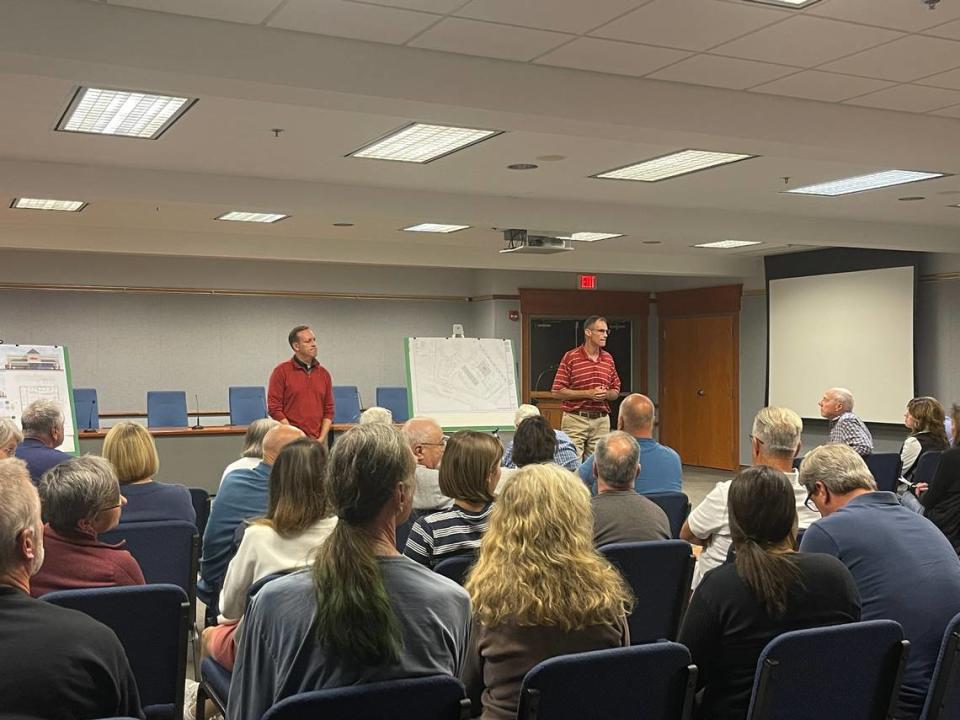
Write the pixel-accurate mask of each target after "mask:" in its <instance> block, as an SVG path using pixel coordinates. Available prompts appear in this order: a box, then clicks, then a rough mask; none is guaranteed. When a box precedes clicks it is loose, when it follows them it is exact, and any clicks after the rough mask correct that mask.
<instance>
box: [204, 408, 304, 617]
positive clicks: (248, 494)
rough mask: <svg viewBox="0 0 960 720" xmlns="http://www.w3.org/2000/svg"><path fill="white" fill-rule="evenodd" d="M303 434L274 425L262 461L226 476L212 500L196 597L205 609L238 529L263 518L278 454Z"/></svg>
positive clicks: (213, 601) (214, 594) (219, 581)
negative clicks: (247, 521)
mask: <svg viewBox="0 0 960 720" xmlns="http://www.w3.org/2000/svg"><path fill="white" fill-rule="evenodd" d="M302 437H304V433H303V431H302V430H300V429H299V428H296V427H294V426H293V425H275V426H274V427H272V428H270V430H268V431H267V434H266V435H264V437H263V460H262V461H261V462H260V464H259V465H257V466H256V467H254V468H237V469H236V470H234V471H232V472H230V473H229V474H227V476H226V477H225V478H224V479H223V482H222V483H221V484H220V490H219V491H218V492H217V496H216V498H215V499H214V501H213V507H212V508H211V510H210V519H209V520H208V521H207V529H206V531H204V533H203V557H202V558H200V580H199V582H197V597H198V598H200V599H201V600H203V602H204V603H206V605H207V606H208V607H212V606H214V605H215V604H216V602H217V593H218V592H219V589H220V585H221V584H222V583H223V578H224V575H226V574H227V565H228V564H229V562H230V558H231V557H232V555H233V550H234V548H233V538H234V535H235V534H236V532H237V528H238V527H240V525H241V524H242V523H243V521H244V520H247V519H248V518H252V517H257V516H260V515H264V514H265V513H266V512H267V501H268V499H269V487H270V470H271V469H272V468H273V463H274V461H275V460H276V459H277V455H279V454H280V451H281V450H283V448H285V447H286V446H287V445H289V444H290V443H292V442H293V441H294V440H298V439H299V438H302Z"/></svg>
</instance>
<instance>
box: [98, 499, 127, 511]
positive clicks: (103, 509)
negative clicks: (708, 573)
mask: <svg viewBox="0 0 960 720" xmlns="http://www.w3.org/2000/svg"><path fill="white" fill-rule="evenodd" d="M121 505H123V500H121V501H120V502H118V503H117V504H116V505H108V506H107V507H102V508H100V509H99V510H98V511H97V513H104V512H107V510H116V509H117V508H118V507H120V506H121Z"/></svg>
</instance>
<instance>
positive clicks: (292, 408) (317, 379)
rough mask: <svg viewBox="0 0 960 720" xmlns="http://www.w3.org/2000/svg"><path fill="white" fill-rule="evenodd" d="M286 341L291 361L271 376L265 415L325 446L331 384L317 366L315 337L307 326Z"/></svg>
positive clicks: (282, 364) (332, 408)
mask: <svg viewBox="0 0 960 720" xmlns="http://www.w3.org/2000/svg"><path fill="white" fill-rule="evenodd" d="M287 340H288V342H289V343H290V347H291V348H292V349H293V357H292V358H290V359H289V360H285V361H284V362H282V363H280V364H279V365H277V366H276V367H275V368H274V369H273V372H272V373H271V374H270V384H269V386H268V388H267V411H268V412H269V413H270V417H272V418H273V419H274V420H278V421H280V422H281V423H283V424H284V425H293V426H294V427H298V428H300V429H301V430H303V432H304V434H306V435H307V436H308V437H312V438H316V439H317V440H319V441H320V442H325V441H326V439H327V433H328V432H330V426H331V425H333V411H334V404H333V383H332V381H331V380H330V373H329V372H327V369H326V368H325V367H323V366H322V365H321V364H320V363H318V362H317V336H316V335H314V334H313V330H311V329H310V328H309V327H308V326H307V325H298V326H297V327H295V328H294V329H293V330H291V331H290V335H289V336H288V338H287Z"/></svg>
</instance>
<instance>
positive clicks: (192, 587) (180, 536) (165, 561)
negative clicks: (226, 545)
mask: <svg viewBox="0 0 960 720" xmlns="http://www.w3.org/2000/svg"><path fill="white" fill-rule="evenodd" d="M99 539H100V540H102V541H103V542H105V543H118V542H120V541H121V540H125V541H126V549H127V550H129V551H130V554H131V555H133V557H134V558H136V561H137V562H138V563H139V564H140V569H141V570H142V571H143V578H144V580H146V581H147V583H148V584H155V583H168V584H170V585H176V586H177V587H179V588H180V589H182V590H183V591H184V593H186V595H187V597H188V598H189V600H190V604H191V606H192V605H193V602H194V598H195V597H196V593H197V565H198V563H199V557H200V556H199V548H200V536H199V535H198V534H197V528H196V526H195V525H194V524H193V523H191V522H187V521H186V520H162V521H157V522H134V523H121V524H120V525H117V527H115V528H114V529H113V530H109V531H107V532H105V533H100V535H99Z"/></svg>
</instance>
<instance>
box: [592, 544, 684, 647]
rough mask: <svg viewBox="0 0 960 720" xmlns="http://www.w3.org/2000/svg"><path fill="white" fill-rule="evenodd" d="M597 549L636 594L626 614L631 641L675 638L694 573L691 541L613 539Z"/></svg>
mask: <svg viewBox="0 0 960 720" xmlns="http://www.w3.org/2000/svg"><path fill="white" fill-rule="evenodd" d="M600 552H601V553H602V554H603V555H604V557H606V558H607V559H608V560H609V561H610V562H612V563H613V564H614V565H615V566H616V567H617V569H618V570H620V573H621V574H622V575H623V577H624V579H625V580H626V581H627V584H628V585H629V586H630V588H631V589H632V590H633V594H634V595H635V596H636V603H635V605H634V607H633V612H632V613H631V614H630V617H628V618H627V623H628V624H629V625H630V642H631V643H632V644H633V645H642V644H643V643H648V642H654V641H656V640H676V638H677V633H678V631H679V630H680V620H681V619H682V618H683V613H684V612H685V611H686V609H687V601H688V600H689V596H690V580H691V578H692V577H693V563H694V557H693V552H692V550H691V548H690V544H689V543H687V542H685V541H683V540H653V541H650V542H629V543H612V544H610V545H604V546H603V547H601V548H600Z"/></svg>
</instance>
